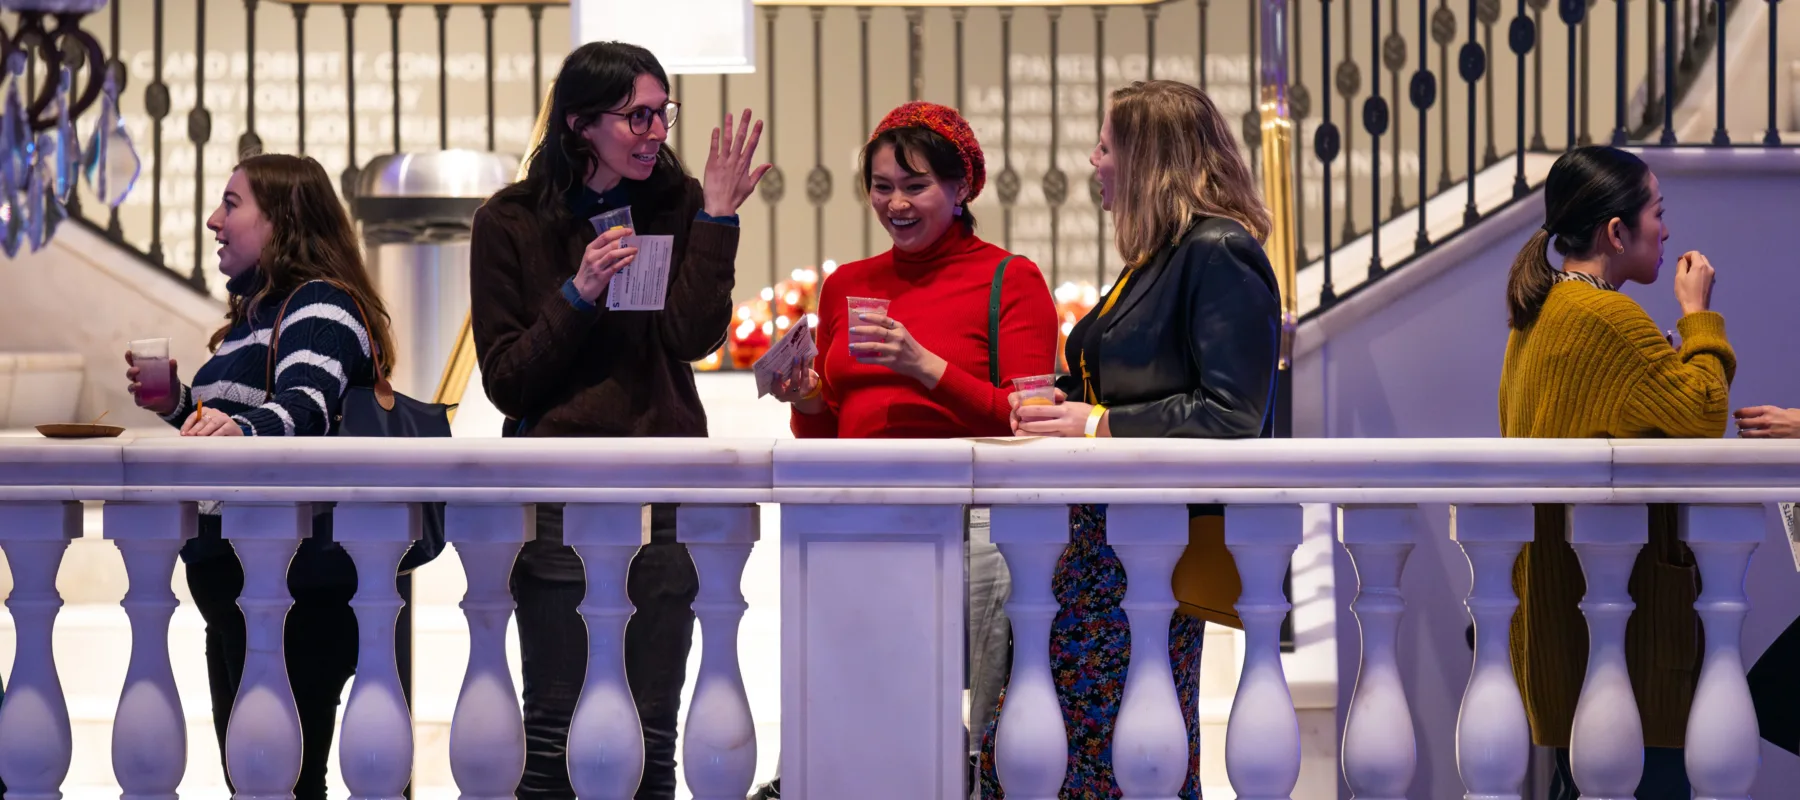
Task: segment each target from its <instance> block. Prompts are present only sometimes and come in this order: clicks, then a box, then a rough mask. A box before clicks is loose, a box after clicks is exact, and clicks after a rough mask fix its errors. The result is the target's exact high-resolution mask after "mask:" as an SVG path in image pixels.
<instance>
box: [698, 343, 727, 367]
mask: <svg viewBox="0 0 1800 800" xmlns="http://www.w3.org/2000/svg"><path fill="white" fill-rule="evenodd" d="M725 350H726V348H725V347H720V348H719V349H717V350H714V351H712V353H711V354H710V355H708V356H707V357H705V358H702V359H700V360H699V361H696V362H694V371H695V372H717V371H718V369H719V367H721V366H723V365H724V364H725Z"/></svg>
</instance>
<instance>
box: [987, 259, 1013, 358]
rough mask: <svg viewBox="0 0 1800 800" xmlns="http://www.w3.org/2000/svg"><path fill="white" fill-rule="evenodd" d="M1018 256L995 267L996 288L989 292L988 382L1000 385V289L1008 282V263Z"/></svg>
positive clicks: (1004, 260) (1002, 261)
mask: <svg viewBox="0 0 1800 800" xmlns="http://www.w3.org/2000/svg"><path fill="white" fill-rule="evenodd" d="M1015 258H1018V256H1016V255H1009V256H1007V257H1005V258H1003V259H1000V266H998V267H996V268H994V288H993V289H992V290H991V291H989V292H988V383H991V384H993V385H995V386H996V387H998V386H999V385H1000V290H1001V287H1002V286H1004V285H1005V284H1006V265H1007V264H1011V263H1012V260H1013V259H1015Z"/></svg>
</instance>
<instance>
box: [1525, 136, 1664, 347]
mask: <svg viewBox="0 0 1800 800" xmlns="http://www.w3.org/2000/svg"><path fill="white" fill-rule="evenodd" d="M1655 199H1656V198H1654V197H1651V196H1650V165H1648V164H1645V163H1644V160H1643V159H1641V158H1638V157H1637V156H1634V155H1632V154H1630V153H1627V152H1625V151H1624V150H1620V149H1618V148H1616V147H1606V146H1603V145H1596V146H1593V147H1578V148H1575V149H1574V150H1570V151H1569V152H1567V153H1564V154H1562V157H1561V158H1558V159H1556V163H1555V164H1554V165H1552V166H1551V167H1550V177H1548V178H1546V179H1545V180H1544V225H1543V227H1541V228H1539V229H1538V231H1537V233H1534V234H1532V235H1531V240H1530V241H1527V242H1526V243H1525V247H1524V249H1521V250H1520V251H1519V255H1518V256H1517V257H1516V258H1514V259H1513V265H1512V271H1511V272H1509V273H1508V274H1507V276H1506V310H1507V324H1508V325H1511V326H1512V329H1513V330H1517V331H1522V330H1525V329H1526V328H1528V327H1530V326H1531V323H1533V322H1535V321H1537V318H1538V313H1539V312H1541V311H1543V310H1544V300H1545V298H1547V297H1549V296H1550V289H1551V287H1553V286H1555V285H1556V276H1557V269H1556V267H1553V266H1551V265H1550V247H1551V244H1552V241H1551V240H1552V239H1553V238H1554V239H1555V242H1554V244H1555V246H1556V252H1557V253H1560V254H1562V255H1563V256H1580V255H1586V254H1588V253H1591V252H1593V250H1594V245H1595V244H1597V243H1598V242H1599V238H1600V232H1601V230H1602V229H1604V228H1605V227H1606V225H1607V223H1610V222H1612V221H1613V220H1614V219H1617V220H1619V221H1620V222H1622V223H1624V225H1625V227H1626V228H1627V229H1629V230H1634V231H1635V230H1637V222H1638V217H1639V216H1640V215H1641V214H1642V213H1643V211H1644V207H1645V206H1648V205H1650V203H1651V202H1652V201H1654V200H1655Z"/></svg>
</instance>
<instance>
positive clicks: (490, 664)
mask: <svg viewBox="0 0 1800 800" xmlns="http://www.w3.org/2000/svg"><path fill="white" fill-rule="evenodd" d="M444 537H445V538H446V539H448V540H449V541H450V542H451V543H452V544H454V545H455V547H456V555H457V558H458V559H459V560H461V561H462V568H463V575H464V576H465V578H466V580H467V582H468V589H467V590H466V591H465V592H464V594H463V600H462V604H461V605H462V610H463V616H464V617H466V618H467V619H468V621H469V666H468V670H467V671H466V672H464V673H463V682H462V690H461V691H460V692H458V694H457V696H456V713H455V715H454V716H453V717H452V718H451V720H450V774H451V775H452V776H454V777H455V778H456V786H457V788H458V789H461V790H462V800H511V798H513V797H514V796H515V795H516V793H517V791H518V787H519V778H520V777H521V776H523V775H524V774H525V720H524V716H523V715H522V712H521V709H520V707H519V695H518V693H517V692H515V691H514V690H513V682H512V671H511V670H510V669H508V668H507V664H506V627H507V625H508V623H510V622H511V620H512V612H513V606H514V604H513V598H512V588H511V585H512V584H511V581H512V571H513V562H514V561H515V560H517V558H518V555H519V547H520V546H521V545H523V544H524V543H525V542H529V541H531V540H533V539H535V538H537V510H536V507H535V506H533V505H530V504H519V503H506V504H491V505H490V504H472V503H471V504H463V503H451V504H449V505H448V506H446V507H445V509H444Z"/></svg>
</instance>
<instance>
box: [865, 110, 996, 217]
mask: <svg viewBox="0 0 1800 800" xmlns="http://www.w3.org/2000/svg"><path fill="white" fill-rule="evenodd" d="M895 128H924V129H926V130H929V131H931V132H932V133H935V134H937V135H939V136H942V137H944V138H945V139H946V140H948V141H949V142H950V144H951V145H953V146H955V147H956V152H957V154H959V155H961V156H962V162H963V172H964V173H965V174H966V175H967V176H968V179H969V197H968V200H966V201H964V202H965V203H971V202H974V201H975V196H976V195H978V194H981V187H982V186H983V185H985V184H986V183H987V159H985V158H983V157H982V155H981V143H980V142H977V141H975V129H973V128H970V127H969V121H968V120H966V119H963V117H962V115H961V114H958V113H956V109H954V108H950V107H949V106H940V105H938V104H936V103H926V102H911V103H907V104H906V105H903V106H901V107H899V108H896V109H894V110H893V111H889V112H888V115H887V116H886V117H884V118H883V119H882V120H881V124H880V125H877V126H875V132H874V133H872V134H870V135H869V141H871V142H872V141H875V139H876V138H878V137H880V136H881V135H882V134H884V133H887V132H888V131H891V130H893V129H895Z"/></svg>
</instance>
